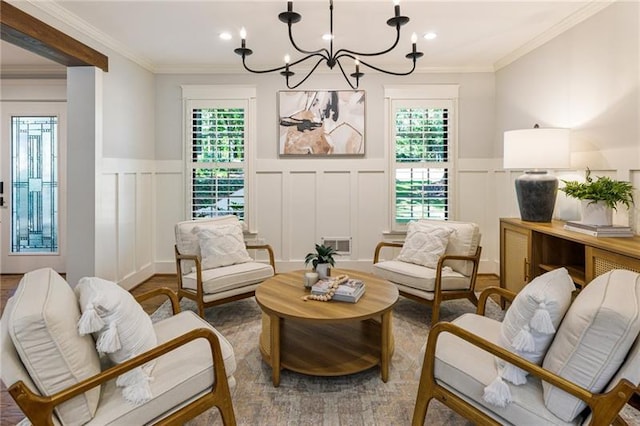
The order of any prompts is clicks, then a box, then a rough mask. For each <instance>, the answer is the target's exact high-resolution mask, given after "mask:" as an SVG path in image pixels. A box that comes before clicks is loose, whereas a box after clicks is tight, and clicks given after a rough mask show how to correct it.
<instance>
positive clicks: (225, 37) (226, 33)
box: [220, 31, 231, 40]
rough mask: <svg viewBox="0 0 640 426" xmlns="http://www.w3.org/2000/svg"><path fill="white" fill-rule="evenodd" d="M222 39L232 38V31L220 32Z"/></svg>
mask: <svg viewBox="0 0 640 426" xmlns="http://www.w3.org/2000/svg"><path fill="white" fill-rule="evenodd" d="M220 39H221V40H231V33H229V32H227V31H225V32H223V33H220Z"/></svg>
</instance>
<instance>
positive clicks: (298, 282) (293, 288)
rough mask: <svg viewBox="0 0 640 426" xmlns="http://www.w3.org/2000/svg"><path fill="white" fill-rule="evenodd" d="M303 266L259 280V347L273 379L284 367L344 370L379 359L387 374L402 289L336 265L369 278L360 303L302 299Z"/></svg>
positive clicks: (325, 372) (322, 372)
mask: <svg viewBox="0 0 640 426" xmlns="http://www.w3.org/2000/svg"><path fill="white" fill-rule="evenodd" d="M303 274H304V271H295V272H288V273H283V274H278V275H276V276H274V277H272V278H270V279H268V280H266V281H265V282H263V283H262V284H260V285H259V286H258V288H257V289H256V301H257V302H258V305H260V308H261V309H262V312H263V314H262V333H261V335H260V352H261V353H262V357H263V359H264V360H265V361H266V362H267V363H268V364H269V365H270V366H271V369H272V378H273V385H274V386H279V384H280V370H281V369H282V368H286V369H288V370H291V371H296V372H298V373H303V374H309V375H312V376H341V375H345V374H352V373H357V372H359V371H363V370H366V369H368V368H371V367H374V366H376V365H380V374H381V376H382V381H383V382H386V381H387V380H388V378H389V362H390V360H391V356H392V354H393V349H394V341H393V333H392V329H391V318H392V309H393V306H394V305H395V304H396V302H397V301H398V289H397V288H396V286H395V285H393V284H391V283H389V282H388V281H386V280H383V279H380V278H378V277H375V276H373V275H371V274H367V273H364V272H359V271H352V270H338V269H334V270H332V272H331V274H332V275H333V276H338V275H341V274H347V275H349V277H350V278H357V279H361V280H362V281H364V283H365V293H364V295H363V296H362V298H360V300H359V301H358V302H357V303H346V302H337V301H330V302H318V301H311V300H310V301H306V302H305V301H304V300H302V297H303V296H305V295H308V294H309V290H308V289H305V288H304V285H303Z"/></svg>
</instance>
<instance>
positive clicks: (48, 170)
mask: <svg viewBox="0 0 640 426" xmlns="http://www.w3.org/2000/svg"><path fill="white" fill-rule="evenodd" d="M57 136H58V117H56V116H46V117H33V116H28V117H25V116H19V117H16V116H14V117H11V200H12V203H11V253H25V252H28V253H57V252H58V141H57Z"/></svg>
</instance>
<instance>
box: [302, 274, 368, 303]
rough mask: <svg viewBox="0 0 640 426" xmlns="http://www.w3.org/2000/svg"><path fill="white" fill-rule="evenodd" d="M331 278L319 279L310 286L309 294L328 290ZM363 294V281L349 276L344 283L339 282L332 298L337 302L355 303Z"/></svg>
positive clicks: (323, 292) (325, 292)
mask: <svg viewBox="0 0 640 426" xmlns="http://www.w3.org/2000/svg"><path fill="white" fill-rule="evenodd" d="M330 285H331V280H320V281H318V282H317V283H315V284H314V285H313V286H312V287H311V294H317V295H320V296H322V295H325V294H327V292H328V290H329V286H330ZM363 294H364V282H362V280H355V279H352V278H349V280H348V281H347V282H345V283H344V284H340V285H339V286H338V288H337V289H336V292H335V294H334V295H333V300H337V301H339V302H349V303H356V302H357V301H358V300H360V298H361V297H362V295H363Z"/></svg>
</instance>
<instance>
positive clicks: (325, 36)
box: [322, 33, 333, 41]
mask: <svg viewBox="0 0 640 426" xmlns="http://www.w3.org/2000/svg"><path fill="white" fill-rule="evenodd" d="M322 39H323V40H324V41H331V40H333V35H331V34H328V33H327V34H323V35H322Z"/></svg>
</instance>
